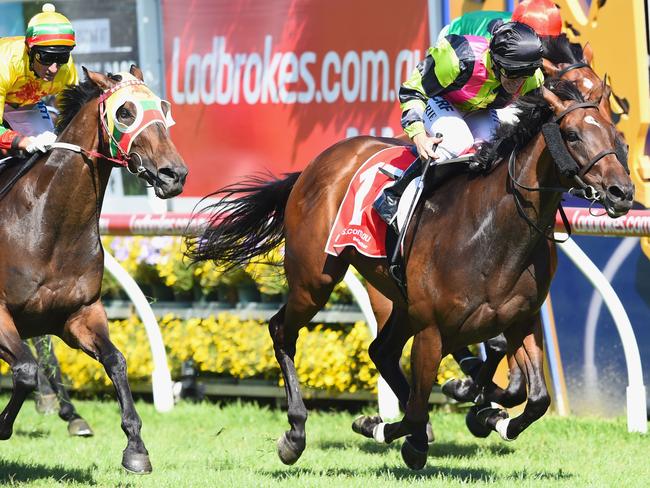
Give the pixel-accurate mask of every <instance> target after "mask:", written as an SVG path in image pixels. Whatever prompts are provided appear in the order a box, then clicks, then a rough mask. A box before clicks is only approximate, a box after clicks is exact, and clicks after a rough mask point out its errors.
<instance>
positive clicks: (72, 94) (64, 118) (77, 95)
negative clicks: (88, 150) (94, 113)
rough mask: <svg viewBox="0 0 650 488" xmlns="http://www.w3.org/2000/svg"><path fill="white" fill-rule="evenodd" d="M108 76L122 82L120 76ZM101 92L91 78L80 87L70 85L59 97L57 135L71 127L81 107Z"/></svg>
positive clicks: (109, 74)
mask: <svg viewBox="0 0 650 488" xmlns="http://www.w3.org/2000/svg"><path fill="white" fill-rule="evenodd" d="M107 76H108V77H109V78H110V79H111V80H113V81H117V82H119V81H121V80H122V77H121V76H120V75H114V74H112V73H108V75H107ZM101 92H102V90H101V88H99V87H98V86H97V85H95V83H93V82H92V81H91V80H90V79H89V78H86V79H85V80H84V81H83V82H81V83H79V84H78V85H69V86H68V87H67V88H65V89H64V90H63V92H61V95H60V96H59V109H60V113H59V116H58V117H57V119H56V131H57V133H59V134H60V133H61V132H63V130H64V129H65V128H66V127H68V125H70V122H72V119H73V118H74V116H75V115H77V113H78V112H79V110H81V107H83V106H84V105H85V104H86V103H88V102H89V101H91V100H92V99H93V98H97V97H99V95H100V94H101Z"/></svg>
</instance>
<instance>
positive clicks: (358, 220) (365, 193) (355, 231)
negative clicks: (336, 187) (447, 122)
mask: <svg viewBox="0 0 650 488" xmlns="http://www.w3.org/2000/svg"><path fill="white" fill-rule="evenodd" d="M413 161H415V155H414V154H413V153H412V152H411V150H410V148H409V147H404V146H398V147H390V148H387V149H383V150H381V151H379V152H377V153H375V154H374V155H373V156H371V157H370V158H369V159H368V160H367V161H366V162H365V163H363V164H362V165H361V166H360V167H359V169H358V170H357V172H356V173H355V174H354V176H353V177H352V180H351V181H350V184H349V185H348V189H347V191H346V192H345V196H344V197H343V201H342V202H341V205H340V207H339V211H338V213H337V215H336V219H335V220H334V225H333V226H332V230H331V231H330V235H329V238H328V239H327V245H326V246H325V252H326V253H327V254H332V255H334V256H338V255H339V254H340V253H341V252H342V251H343V249H344V248H345V247H347V246H353V247H355V248H356V249H357V251H359V252H360V253H361V254H364V255H366V256H368V257H371V258H385V257H386V256H387V253H386V231H387V226H386V223H385V222H384V221H383V220H382V219H381V218H380V217H379V215H377V212H375V211H374V209H373V208H372V204H373V203H374V201H375V200H376V199H377V197H378V196H379V195H380V194H381V192H382V191H384V189H385V188H387V187H389V186H391V185H392V184H393V183H394V179H393V178H391V177H390V176H388V175H387V174H385V173H388V174H389V175H394V176H396V177H398V176H400V175H401V174H402V173H403V172H404V170H406V168H408V167H409V165H410V164H411V163H412V162H413ZM380 168H381V170H382V171H379V169H380ZM407 193H409V191H408V190H407V191H406V192H405V193H404V196H403V197H402V199H401V201H400V208H401V207H402V203H404V201H405V200H409V201H410V198H409V197H408V196H407ZM411 193H414V192H411ZM411 198H412V197H411Z"/></svg>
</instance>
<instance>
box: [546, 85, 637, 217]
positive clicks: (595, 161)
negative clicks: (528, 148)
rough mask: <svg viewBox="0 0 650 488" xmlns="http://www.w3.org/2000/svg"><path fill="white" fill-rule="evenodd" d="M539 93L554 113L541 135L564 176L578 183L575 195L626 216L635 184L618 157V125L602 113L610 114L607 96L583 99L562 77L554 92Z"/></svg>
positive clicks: (630, 205) (615, 214)
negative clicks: (589, 100)
mask: <svg viewBox="0 0 650 488" xmlns="http://www.w3.org/2000/svg"><path fill="white" fill-rule="evenodd" d="M603 86H606V85H605V83H603ZM554 92H555V93H554ZM556 93H557V94H556ZM560 93H564V94H565V95H568V96H566V97H562V98H567V99H562V98H561V97H560V96H558V94H560ZM543 96H544V99H545V100H546V102H547V103H548V104H549V106H550V108H551V109H552V111H553V113H554V114H555V116H554V119H553V121H552V122H549V123H547V124H545V126H544V128H543V131H544V136H545V137H546V143H547V147H548V149H549V151H550V152H551V155H552V156H553V159H554V160H555V163H556V164H557V165H558V167H559V168H560V170H561V173H562V175H563V177H564V178H570V179H573V181H574V182H577V184H578V189H577V191H576V192H575V193H576V194H578V195H580V196H583V197H584V198H587V199H589V200H593V201H599V202H600V203H602V204H603V206H604V207H605V209H606V210H607V213H608V214H609V215H610V217H619V216H621V215H624V214H626V213H627V212H628V210H630V208H632V203H633V198H634V185H633V183H632V180H631V179H630V175H629V173H628V171H627V168H626V166H625V164H624V161H621V160H620V158H621V157H622V155H621V151H620V148H619V146H620V141H619V139H618V133H617V131H616V128H615V127H614V125H613V124H612V122H611V119H610V118H609V117H607V116H606V115H605V114H607V113H609V112H608V111H607V105H606V104H607V103H608V101H607V97H606V96H605V94H604V93H603V95H602V96H601V97H600V98H599V99H598V100H597V101H592V102H585V101H584V98H583V97H582V95H581V94H580V92H579V90H578V89H577V88H576V86H575V85H574V84H573V83H570V82H568V81H560V82H559V83H557V84H556V85H555V87H554V88H553V91H551V90H549V89H546V88H543ZM567 186H575V185H573V184H571V183H569V184H568V185H567ZM574 189H575V188H572V190H574Z"/></svg>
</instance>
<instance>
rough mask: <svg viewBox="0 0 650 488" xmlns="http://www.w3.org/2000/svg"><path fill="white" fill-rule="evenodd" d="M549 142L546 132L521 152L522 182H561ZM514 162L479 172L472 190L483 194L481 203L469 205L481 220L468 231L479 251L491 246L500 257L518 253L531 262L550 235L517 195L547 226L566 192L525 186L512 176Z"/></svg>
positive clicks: (516, 171) (518, 171) (471, 243)
mask: <svg viewBox="0 0 650 488" xmlns="http://www.w3.org/2000/svg"><path fill="white" fill-rule="evenodd" d="M545 147H546V146H545V144H544V141H543V138H542V137H541V136H539V137H537V138H534V139H533V140H532V141H531V142H530V143H529V144H528V145H527V146H526V147H525V148H524V149H523V150H522V151H519V152H518V153H517V157H516V164H515V167H514V169H513V176H514V177H515V179H516V180H517V181H518V183H519V184H521V185H523V186H527V187H529V188H538V187H540V186H557V185H558V183H557V181H555V178H556V176H555V171H554V169H553V163H552V160H550V157H549V156H548V153H547V152H546V151H545ZM508 163H509V161H508V158H507V157H506V158H505V159H504V160H503V161H501V162H500V163H499V165H498V166H497V167H496V168H495V169H494V170H493V172H492V173H491V174H490V175H489V176H487V177H486V178H476V179H474V180H473V182H472V183H470V185H471V187H470V188H469V190H470V193H471V194H474V195H480V197H476V198H478V201H479V202H480V203H479V204H478V205H477V204H475V203H472V204H468V206H467V207H466V208H468V209H469V211H470V213H471V216H472V220H473V221H474V222H475V225H474V227H471V228H470V230H469V233H468V234H466V235H465V239H466V241H465V242H466V245H467V246H470V247H475V248H476V249H475V252H484V249H485V247H486V246H488V247H489V248H490V249H494V250H495V251H494V252H495V254H494V256H493V257H494V258H495V259H496V260H512V259H513V258H515V257H516V258H515V259H519V260H521V261H522V262H525V261H527V260H528V259H529V257H530V254H531V253H532V252H534V251H535V250H536V249H537V246H538V245H539V243H540V241H545V237H544V236H543V235H542V234H541V233H540V232H539V231H537V230H536V229H535V228H534V227H533V226H532V225H531V224H530V223H529V222H528V221H527V220H526V219H525V218H523V217H522V216H521V214H520V212H519V210H518V208H517V203H516V201H515V198H518V199H519V201H520V203H521V207H522V208H523V209H524V212H525V214H526V216H527V217H528V219H529V220H530V221H531V222H532V223H534V224H535V226H537V227H538V228H539V229H547V228H548V227H549V225H551V224H552V223H553V221H554V219H555V212H556V209H557V205H558V203H559V201H560V198H561V193H553V192H546V191H543V192H539V191H529V190H525V189H522V188H520V187H519V186H517V185H516V184H515V183H513V182H512V180H511V179H510V176H509V174H508V173H509V168H508ZM461 194H465V195H467V194H468V193H467V192H461ZM488 242H489V244H487V243H488ZM497 255H498V256H499V257H497Z"/></svg>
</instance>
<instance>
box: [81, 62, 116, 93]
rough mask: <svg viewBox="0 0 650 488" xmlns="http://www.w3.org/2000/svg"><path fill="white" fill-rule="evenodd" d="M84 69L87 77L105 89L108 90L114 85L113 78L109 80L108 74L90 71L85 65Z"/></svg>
mask: <svg viewBox="0 0 650 488" xmlns="http://www.w3.org/2000/svg"><path fill="white" fill-rule="evenodd" d="M83 70H84V74H85V75H86V78H88V79H89V80H90V81H92V82H93V83H94V84H95V85H97V86H98V87H99V88H101V89H102V90H103V91H106V90H108V89H109V88H111V86H112V85H113V83H111V80H109V79H108V77H107V76H104V75H103V74H101V73H96V72H95V71H90V70H89V69H86V67H85V66H84V67H83Z"/></svg>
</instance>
